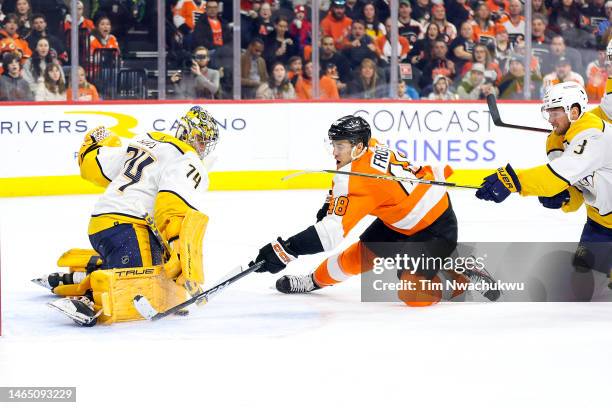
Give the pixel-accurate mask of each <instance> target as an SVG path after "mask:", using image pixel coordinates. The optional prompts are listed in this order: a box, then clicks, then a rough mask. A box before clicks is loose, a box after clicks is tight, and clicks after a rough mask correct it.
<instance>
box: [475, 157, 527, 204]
mask: <svg viewBox="0 0 612 408" xmlns="http://www.w3.org/2000/svg"><path fill="white" fill-rule="evenodd" d="M520 191H521V183H520V182H519V179H518V177H517V175H516V173H515V172H514V170H513V169H512V166H510V165H509V164H508V165H506V167H500V168H499V169H497V171H496V172H495V173H493V174H491V175H490V176H487V177H485V179H484V180H483V182H482V185H481V186H480V188H479V189H478V190H476V198H479V199H481V200H486V201H494V202H496V203H501V202H502V201H504V200H505V199H506V198H508V196H509V195H510V193H520Z"/></svg>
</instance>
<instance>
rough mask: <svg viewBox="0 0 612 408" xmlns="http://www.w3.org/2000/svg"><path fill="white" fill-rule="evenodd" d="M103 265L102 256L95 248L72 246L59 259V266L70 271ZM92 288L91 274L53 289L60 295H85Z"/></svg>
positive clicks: (79, 270)
mask: <svg viewBox="0 0 612 408" xmlns="http://www.w3.org/2000/svg"><path fill="white" fill-rule="evenodd" d="M101 265H102V258H101V257H100V255H98V253H97V252H96V251H94V250H93V249H80V248H72V249H69V250H68V251H66V252H64V253H63V254H62V256H60V257H59V259H58V260H57V266H59V267H62V268H68V269H69V271H70V272H86V271H87V270H93V269H97V268H99V267H100V266H101ZM89 289H91V285H90V282H89V276H87V277H86V278H85V279H84V280H83V281H82V282H80V283H75V284H72V285H60V286H58V287H56V288H54V289H53V293H55V294H56V295H59V296H83V295H85V293H86V292H87V291H88V290H89Z"/></svg>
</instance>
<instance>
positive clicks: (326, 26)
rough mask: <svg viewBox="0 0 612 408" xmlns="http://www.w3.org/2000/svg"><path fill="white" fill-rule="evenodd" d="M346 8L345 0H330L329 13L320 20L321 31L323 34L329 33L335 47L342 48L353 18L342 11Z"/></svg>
mask: <svg viewBox="0 0 612 408" xmlns="http://www.w3.org/2000/svg"><path fill="white" fill-rule="evenodd" d="M345 10H346V0H332V3H331V6H330V8H329V13H327V16H325V18H324V19H323V20H321V32H322V34H323V35H330V36H331V37H332V38H333V39H334V41H335V43H336V49H337V50H341V49H343V48H344V45H345V42H346V38H347V37H348V35H349V33H350V29H351V23H352V22H353V20H351V19H350V18H348V17H347V16H346V15H345V14H344V13H345Z"/></svg>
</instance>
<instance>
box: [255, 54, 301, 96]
mask: <svg viewBox="0 0 612 408" xmlns="http://www.w3.org/2000/svg"><path fill="white" fill-rule="evenodd" d="M255 98H256V99H296V95H295V89H293V85H292V84H291V82H290V81H289V79H288V78H287V70H286V69H285V66H284V65H283V63H282V62H275V63H274V64H272V68H271V69H270V77H269V79H268V81H267V82H264V83H263V84H261V85H260V86H259V88H257V92H256V93H255Z"/></svg>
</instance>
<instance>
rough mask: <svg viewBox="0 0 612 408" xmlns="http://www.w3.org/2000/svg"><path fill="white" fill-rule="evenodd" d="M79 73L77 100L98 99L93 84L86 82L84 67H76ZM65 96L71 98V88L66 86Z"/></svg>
mask: <svg viewBox="0 0 612 408" xmlns="http://www.w3.org/2000/svg"><path fill="white" fill-rule="evenodd" d="M77 72H78V74H79V89H78V91H77V101H79V102H93V101H98V100H100V96H99V95H98V90H97V89H96V87H95V86H94V85H93V84H90V83H89V82H87V76H86V75H85V69H84V68H83V67H79V68H78V71H77ZM66 97H67V98H68V100H69V101H71V100H72V88H71V87H68V90H67V91H66Z"/></svg>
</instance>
